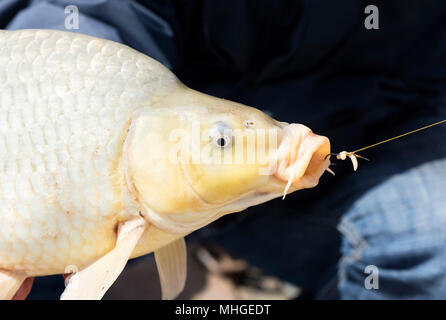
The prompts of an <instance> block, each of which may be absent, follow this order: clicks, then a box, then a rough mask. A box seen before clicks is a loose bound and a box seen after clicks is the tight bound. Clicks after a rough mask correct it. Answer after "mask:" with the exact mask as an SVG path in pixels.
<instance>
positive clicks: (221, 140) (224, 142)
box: [217, 138, 226, 147]
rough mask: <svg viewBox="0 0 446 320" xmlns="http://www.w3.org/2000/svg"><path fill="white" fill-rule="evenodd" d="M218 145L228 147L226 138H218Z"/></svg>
mask: <svg viewBox="0 0 446 320" xmlns="http://www.w3.org/2000/svg"><path fill="white" fill-rule="evenodd" d="M217 144H218V145H219V146H220V147H224V146H225V145H226V140H225V138H218V139H217Z"/></svg>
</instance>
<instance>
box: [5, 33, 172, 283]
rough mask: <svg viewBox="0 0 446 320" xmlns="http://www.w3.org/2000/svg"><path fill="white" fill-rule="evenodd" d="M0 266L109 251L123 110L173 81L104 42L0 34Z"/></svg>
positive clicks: (51, 264) (67, 262) (23, 266)
mask: <svg viewBox="0 0 446 320" xmlns="http://www.w3.org/2000/svg"><path fill="white" fill-rule="evenodd" d="M0 80H1V82H0V92H1V99H0V268H2V269H7V270H15V271H25V272H26V273H27V275H29V276H34V275H47V274H56V273H62V272H64V271H65V269H66V268H67V267H68V266H76V267H77V268H79V269H81V268H82V267H84V266H85V265H87V264H89V263H91V262H92V261H94V260H96V259H97V258H99V257H101V256H103V255H104V254H105V253H107V252H108V251H109V250H110V249H112V248H113V246H114V243H115V240H116V230H115V227H116V224H117V222H118V221H120V220H123V219H126V218H128V217H129V216H130V215H133V214H137V212H133V211H128V210H126V200H125V199H124V198H125V194H124V193H123V190H122V186H121V185H122V181H123V179H122V174H121V172H120V169H119V168H120V166H119V163H120V161H119V160H120V159H121V152H122V145H123V141H124V139H125V134H126V131H127V128H128V125H129V120H130V118H131V115H132V113H133V112H134V111H135V110H136V109H138V108H139V107H141V106H144V105H146V104H147V103H148V101H150V99H151V98H153V97H154V96H155V95H157V94H160V93H161V92H162V91H163V90H166V88H168V87H172V86H176V85H177V80H176V78H175V76H174V75H173V74H171V73H170V72H168V71H167V69H165V68H164V67H163V66H162V65H160V64H159V63H158V62H156V61H154V60H152V59H150V58H148V57H146V56H145V55H143V54H141V53H139V52H137V51H135V50H133V49H131V48H129V47H127V46H124V45H120V44H117V43H114V42H111V41H107V40H102V39H96V38H92V37H89V36H86V35H81V34H72V33H66V32H61V31H45V30H20V31H14V32H10V31H1V32H0Z"/></svg>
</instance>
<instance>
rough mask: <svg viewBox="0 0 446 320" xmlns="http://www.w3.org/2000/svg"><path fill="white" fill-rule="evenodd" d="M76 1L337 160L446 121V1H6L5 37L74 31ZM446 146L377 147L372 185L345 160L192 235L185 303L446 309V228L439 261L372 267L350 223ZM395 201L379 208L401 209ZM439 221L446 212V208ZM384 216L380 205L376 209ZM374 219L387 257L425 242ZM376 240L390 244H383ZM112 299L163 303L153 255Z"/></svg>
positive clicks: (206, 85) (121, 37)
mask: <svg viewBox="0 0 446 320" xmlns="http://www.w3.org/2000/svg"><path fill="white" fill-rule="evenodd" d="M69 5H75V6H76V8H77V9H78V11H79V24H78V27H79V28H78V29H73V30H70V31H73V32H80V33H86V34H90V35H93V36H97V37H101V38H107V39H111V40H114V41H118V42H121V43H124V44H127V45H129V46H131V47H132V48H134V49H136V50H138V51H141V52H143V53H145V54H147V55H149V56H151V57H153V58H155V59H156V60H158V61H160V62H162V63H163V64H164V65H166V66H167V67H169V68H170V69H171V70H172V71H173V72H174V73H175V74H176V75H177V76H178V77H179V78H180V79H181V80H182V81H183V82H184V83H185V84H186V85H187V86H189V87H191V88H194V89H196V90H199V91H202V92H206V93H209V94H212V95H214V96H218V97H222V98H225V99H230V100H234V101H237V102H240V103H244V104H247V105H250V106H254V107H257V108H259V109H261V110H264V111H265V112H267V113H269V114H270V115H272V116H273V117H274V118H276V119H278V120H281V121H286V122H297V123H303V124H305V125H307V126H309V127H311V128H312V129H313V131H314V132H316V133H318V134H321V135H325V136H328V137H329V138H330V140H331V143H332V150H333V151H342V150H355V149H358V148H360V147H363V146H366V145H368V144H371V143H375V142H377V141H380V140H383V139H385V138H389V137H392V136H394V135H397V134H400V133H403V132H406V131H409V130H411V129H415V128H417V127H419V126H422V125H427V124H429V123H431V122H435V121H440V120H443V119H445V118H446V18H445V17H446V2H445V1H444V0H443V1H440V0H437V1H436V0H430V1H417V0H405V1H397V0H385V1H384V0H382V1H378V0H374V1H361V0H343V1H330V0H292V1H284V0H275V1H270V0H243V1H240V0H215V1H206V0H177V1H174V0H146V1H143V0H140V1H131V0H82V1H81V0H78V1H74V0H72V1H65V0H0V26H1V28H3V29H23V28H47V29H59V30H66V27H65V21H66V18H67V17H68V16H69V15H70V14H71V13H72V11H69V10H68V12H67V11H66V10H65V9H66V7H67V6H69ZM369 5H374V6H376V8H378V9H379V28H377V29H368V28H366V27H365V20H366V18H367V17H368V16H369V15H370V14H367V13H365V8H366V7H367V6H369ZM375 22H377V21H375ZM445 139H446V128H445V126H441V127H440V126H439V127H436V128H432V129H430V130H428V131H424V132H422V133H419V134H416V135H413V136H410V137H407V138H405V139H404V140H401V141H399V142H395V143H390V144H386V145H383V146H382V147H379V148H376V149H371V150H370V151H367V152H364V154H363V155H364V156H366V157H368V158H371V159H372V161H371V162H370V163H363V164H361V165H360V169H359V171H358V172H357V173H353V171H352V170H351V167H350V164H349V163H338V164H337V166H336V168H335V171H336V177H328V176H324V177H323V179H322V180H321V183H320V185H319V186H318V187H317V188H315V189H311V190H302V191H299V192H297V193H295V194H292V195H290V196H288V197H287V199H286V200H285V201H282V200H280V199H276V200H274V201H271V202H269V203H266V204H263V205H260V206H256V207H254V208H250V209H248V210H246V211H245V212H242V213H236V214H232V215H229V216H227V217H224V218H222V219H220V220H219V221H217V222H215V223H213V224H211V225H210V226H208V227H206V228H204V229H202V230H199V231H197V232H195V233H193V234H192V235H191V236H189V237H188V238H187V239H186V240H187V243H188V245H189V249H188V250H189V270H188V272H189V277H188V280H187V284H186V289H185V291H184V292H183V293H182V295H181V296H180V298H184V299H334V298H353V299H355V298H417V297H422V298H423V297H424V298H431V297H432V298H438V297H440V298H441V297H443V298H446V292H445V291H441V290H438V288H437V287H436V286H438V287H439V286H442V285H446V281H445V276H444V270H446V268H445V267H446V259H445V255H444V252H443V251H444V247H443V246H442V245H441V243H444V234H446V232H443V231H446V227H445V224H441V223H443V222H444V220H441V223H436V228H437V229H436V230H435V231H432V230H427V229H423V231H422V232H426V234H431V235H432V234H434V235H435V237H436V238H435V241H430V240H427V241H426V242H423V243H434V244H435V246H434V245H432V246H434V247H433V248H431V250H430V251H423V252H424V254H423V253H421V254H420V251H417V248H418V247H417V245H416V244H411V247H410V249H411V250H412V251H410V250H409V251H408V252H409V253H407V252H406V253H405V254H399V252H401V250H399V251H398V250H397V249H396V251H395V252H391V253H390V254H389V255H388V256H391V257H392V258H391V259H390V258H388V259H380V260H373V258H370V257H373V255H368V253H367V252H370V251H364V252H361V253H360V254H359V255H355V254H354V253H355V252H357V251H355V250H354V249H357V248H361V241H359V242H358V241H356V240H354V239H356V238H355V232H356V231H358V230H359V233H361V232H362V231H363V230H364V229H363V226H362V225H361V223H362V222H361V221H362V220H355V219H356V218H357V216H355V217H356V218H355V219H350V220H349V221H350V222H351V221H353V223H352V224H353V225H355V223H356V222H357V221H359V222H358V224H359V226H358V225H356V226H353V227H349V226H350V225H351V224H348V223H346V222H345V219H346V217H347V218H348V217H349V215H350V216H351V215H352V214H353V213H352V212H353V209H355V208H357V204H358V203H359V202H358V201H361V199H364V197H367V195H368V194H370V192H371V191H373V190H381V189H377V188H380V186H381V187H382V186H385V183H386V182H387V181H392V180H391V179H393V178H394V177H397V176H398V175H402V174H405V173H407V172H411V171H410V170H412V169H415V168H418V167H419V166H422V165H423V164H425V163H431V162H435V161H439V160H441V159H445V158H446V143H445V141H446V140H445ZM439 168H440V169H436V171H435V172H436V175H437V176H440V177H441V179H443V178H445V179H444V180H446V175H445V173H446V170H445V166H444V165H443V164H442V165H441V166H439ZM398 177H399V176H398ZM402 184H403V185H404V186H405V187H410V185H411V182H402ZM440 189H441V188H440ZM382 190H383V191H382V192H384V193H386V191H385V190H386V189H385V188H384V189H382ZM398 190H399V189H398ZM415 193H416V194H418V193H419V192H415ZM407 197H409V198H410V195H409V196H407V194H406V198H407ZM380 199H381V198H380ZM380 199H375V200H374V202H373V203H375V204H376V203H378V204H380V205H382V204H383V202H385V201H387V200H382V199H381V200H382V201H381V200H380ZM414 199H415V198H414ZM436 201H437V200H432V201H430V200H429V202H432V203H434V205H435V203H437V202H436ZM355 210H356V209H355ZM411 210H412V211H414V210H415V209H414V206H412V207H411V206H406V207H404V206H403V207H401V208H398V209H395V213H394V217H395V219H396V220H397V221H399V222H401V221H408V220H407V219H409V218H410V219H412V220H413V221H415V220H416V219H414V218H412V213H411V212H412V211H411ZM417 210H419V211H420V212H421V213H420V214H418V213H416V212H415V213H414V216H416V217H420V219H425V220H426V219H429V217H427V218H426V217H425V216H424V214H428V213H429V212H431V211H432V210H431V208H428V207H420V208H419V209H417ZM435 210H436V212H439V214H438V216H442V215H443V216H446V211H445V208H444V206H443V205H440V204H438V206H437V207H436V209H435ZM384 211H386V210H384V209H383V208H382V207H380V206H378V205H376V206H375V207H374V208H372V209H370V212H371V213H376V212H384ZM390 211H392V210H390ZM357 212H358V211H357V210H356V211H354V214H357ZM366 212H367V211H366ZM386 212H387V211H386ZM409 213H410V215H409ZM362 214H363V216H364V215H365V216H367V215H366V214H365V213H364V212H363V213H362ZM421 217H424V218H421ZM358 219H359V218H358ZM377 219H378V220H379V218H377ZM423 221H424V220H423ZM364 223H368V222H364ZM373 223H374V224H376V225H377V227H376V228H375V229H374V230H375V231H374V232H372V233H371V234H370V233H369V234H368V236H369V237H370V238H367V237H365V236H364V234H363V233H361V234H362V236H363V237H365V238H366V240H367V244H368V248H369V249H370V248H371V249H370V250H374V249H376V250H377V252H378V253H375V254H376V255H377V256H378V257H381V253H383V252H385V251H386V245H387V244H392V243H400V241H403V242H404V241H406V240H407V239H409V240H410V239H412V238H413V236H414V234H415V235H416V232H418V231H417V226H418V225H419V224H418V222H416V221H415V222H414V224H412V225H411V226H408V227H407V229H405V230H404V232H402V231H401V230H400V231H398V230H399V229H398V228H395V227H390V225H391V224H386V223H385V222H384V220H379V221H378V222H376V221H374V222H373ZM423 223H424V222H423ZM397 224H398V222H397ZM384 225H387V226H389V227H388V228H387V229H386V228H384V227H383V226H384ZM403 225H404V223H403ZM398 232H399V233H398ZM376 234H379V236H380V240H379V242H373V241H374V239H375V238H374V236H375V235H376ZM423 234H424V233H423ZM441 234H443V236H440V235H441ZM440 237H443V238H441V239H440ZM352 239H353V240H352ZM361 239H362V238H361ZM409 240H407V241H409ZM355 241H356V242H355ZM358 243H359V244H358ZM425 247H429V246H426V245H425ZM399 248H401V247H399ZM369 249H368V250H369ZM442 250H443V251H442ZM410 252H416V254H415V255H412V256H411V254H410ZM426 252H427V253H426ZM440 252H442V253H440ZM352 253H353V254H352ZM386 257H387V256H386ZM432 257H436V259H437V260H438V259H440V260H441V261H440V262H438V261H437V262H436V264H435V267H432V268H430V269H429V270H430V272H431V273H432V272H433V273H434V275H432V274H431V275H430V276H429V277H428V278H424V277H421V278H420V277H414V278H413V279H416V280H414V281H412V280H411V279H410V277H409V280H407V279H408V278H407V277H406V278H401V277H400V278H398V277H395V276H394V275H395V272H396V273H398V272H401V274H404V275H405V276H407V270H411V268H414V269H415V268H417V267H419V266H420V265H425V264H429V263H431V262H430V261H431V259H430V258H432ZM369 258H370V261H368V259H369ZM368 264H377V265H379V267H380V268H381V269H380V270H382V271H381V274H382V275H383V278H382V281H381V284H382V286H381V289H380V290H379V291H373V290H372V291H370V290H367V289H366V288H364V287H363V285H362V283H363V281H364V280H363V275H364V273H363V268H362V267H363V266H365V265H368ZM361 268H362V269H361ZM441 268H443V269H442V270H443V271H438V270H440V269H441ZM402 270H405V271H402ZM386 271H388V272H389V273H386ZM434 271H435V272H434ZM423 272H424V271H423ZM389 274H391V275H392V276H389V277H388V278H386V276H388V275H389ZM423 274H425V273H423ZM398 279H399V280H398ZM402 279H405V280H402ZM420 279H421V280H420ZM387 280H388V281H387ZM386 281H387V282H386ZM433 283H435V285H433ZM343 284H351V286H350V287H349V288H350V289H348V290H347V289H345V288H346V287H345V286H344V285H343ZM63 288H64V285H63V280H62V278H61V277H60V276H52V277H45V278H39V279H36V282H35V286H34V288H33V290H32V292H31V295H30V298H31V299H57V298H58V297H59V296H60V293H61V292H62V291H63ZM351 288H354V289H351ZM343 290H347V291H348V292H349V293H348V294H345V292H346V291H343ZM105 298H106V299H159V298H160V288H159V280H158V276H157V272H156V267H155V263H154V259H153V257H152V255H150V256H147V257H143V258H139V259H136V260H133V261H130V262H129V264H128V266H127V268H126V269H125V271H124V272H123V274H122V275H121V276H120V278H119V280H118V281H117V283H116V284H115V285H114V286H113V287H112V288H111V290H110V291H109V292H108V293H107V295H106V297H105Z"/></svg>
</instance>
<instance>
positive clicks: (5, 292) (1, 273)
mask: <svg viewBox="0 0 446 320" xmlns="http://www.w3.org/2000/svg"><path fill="white" fill-rule="evenodd" d="M25 279H26V275H25V273H22V272H14V271H8V270H3V269H0V300H10V299H12V298H13V297H14V295H15V294H16V292H17V290H19V288H20V286H21V285H22V283H23V281H25Z"/></svg>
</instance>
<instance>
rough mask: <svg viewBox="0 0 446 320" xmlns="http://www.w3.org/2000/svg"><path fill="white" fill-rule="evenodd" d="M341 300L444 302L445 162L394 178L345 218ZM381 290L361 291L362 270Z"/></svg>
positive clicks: (368, 194) (359, 202) (341, 225)
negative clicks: (371, 272)
mask: <svg viewBox="0 0 446 320" xmlns="http://www.w3.org/2000/svg"><path fill="white" fill-rule="evenodd" d="M338 230H339V231H340V232H341V234H342V245H341V253H342V257H341V259H340V260H339V264H338V282H337V287H338V289H339V294H340V297H341V298H346V299H378V298H379V299H382V298H396V297H397V298H425V299H430V298H446V159H441V160H436V161H432V162H428V163H425V164H422V165H420V166H417V167H415V168H412V169H410V170H408V171H406V172H404V173H402V174H397V175H394V176H392V177H391V178H389V179H388V180H387V181H385V182H383V183H381V184H379V185H378V186H376V187H374V188H373V189H371V190H369V191H368V192H366V193H365V194H364V195H363V196H362V197H361V198H359V199H357V200H356V201H355V203H354V204H353V205H352V206H351V208H350V209H349V210H348V211H347V212H346V213H345V214H344V215H343V217H342V219H341V221H340V223H339V225H338ZM368 265H374V266H376V267H377V270H378V284H379V289H370V290H367V289H366V288H365V286H364V281H365V278H366V277H367V276H368V274H366V273H364V270H365V268H366V266H368Z"/></svg>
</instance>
